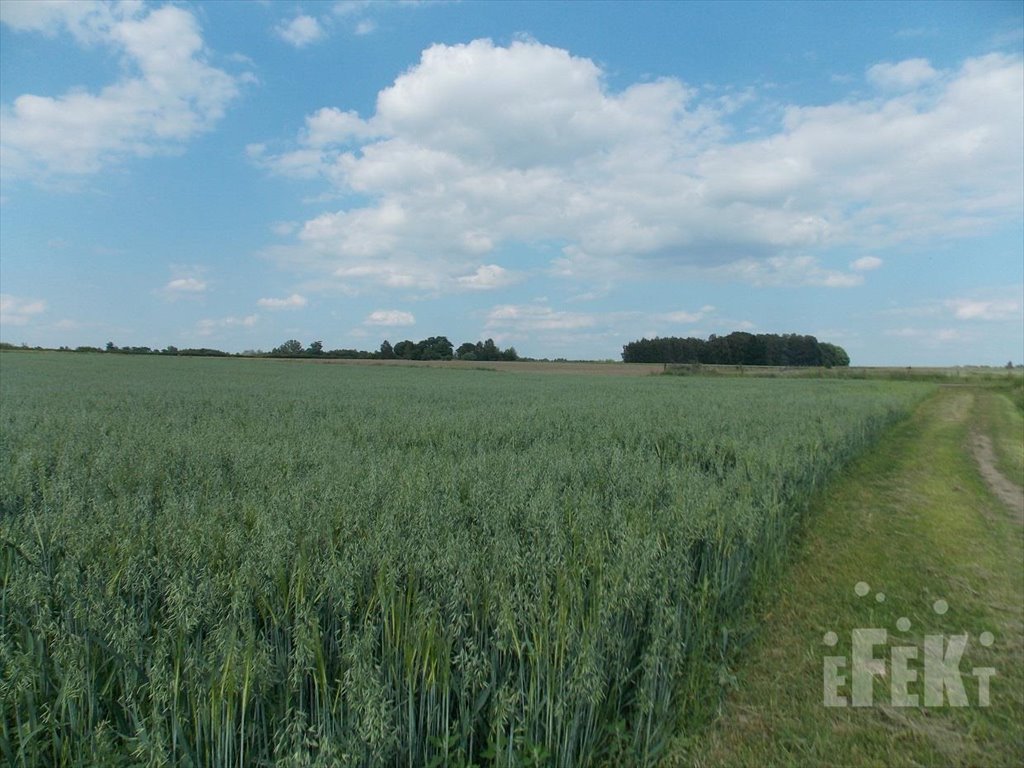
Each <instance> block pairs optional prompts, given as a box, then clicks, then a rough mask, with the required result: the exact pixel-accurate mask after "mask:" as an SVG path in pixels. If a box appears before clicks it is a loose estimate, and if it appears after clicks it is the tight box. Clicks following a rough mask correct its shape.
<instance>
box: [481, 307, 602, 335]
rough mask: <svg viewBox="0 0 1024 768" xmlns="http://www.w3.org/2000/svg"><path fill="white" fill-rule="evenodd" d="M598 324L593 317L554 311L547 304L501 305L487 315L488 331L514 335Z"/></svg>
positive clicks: (576, 328) (575, 328)
mask: <svg viewBox="0 0 1024 768" xmlns="http://www.w3.org/2000/svg"><path fill="white" fill-rule="evenodd" d="M596 322H597V320H596V318H595V317H594V316H593V315H588V314H583V313H579V312H562V311H556V310H553V309H552V308H551V307H549V306H547V305H545V304H501V305H499V306H496V307H494V308H493V309H492V310H491V311H490V312H489V313H488V314H487V323H486V326H485V328H486V330H488V331H493V330H501V331H506V332H511V333H514V334H524V333H530V332H536V331H567V330H578V329H580V328H589V327H591V326H593V325H594V324H595V323H596Z"/></svg>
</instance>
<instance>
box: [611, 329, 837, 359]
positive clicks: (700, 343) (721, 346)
mask: <svg viewBox="0 0 1024 768" xmlns="http://www.w3.org/2000/svg"><path fill="white" fill-rule="evenodd" d="M622 361H623V362H626V363H702V364H706V365H775V366H824V367H826V368H832V367H841V366H848V365H849V364H850V356H849V355H848V354H847V353H846V350H844V349H843V348H842V347H840V346H837V345H835V344H829V343H828V342H824V341H818V340H817V339H816V338H814V337H813V336H805V335H800V334H796V333H784V334H778V333H756V334H755V333H746V332H745V331H736V332H734V333H730V334H729V335H728V336H716V335H715V334H711V335H710V336H709V337H708V338H707V339H706V340H705V339H698V338H693V337H687V338H680V337H678V336H666V337H655V338H653V339H646V338H644V339H639V340H638V341H631V342H629V343H628V344H626V345H625V346H623V348H622Z"/></svg>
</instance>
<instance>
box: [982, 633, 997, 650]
mask: <svg viewBox="0 0 1024 768" xmlns="http://www.w3.org/2000/svg"><path fill="white" fill-rule="evenodd" d="M995 639H996V638H995V635H993V634H992V633H991V632H982V633H981V637H979V638H978V642H979V643H981V644H982V645H984V646H985V647H986V648H988V647H989V646H990V645H992V643H994V642H995Z"/></svg>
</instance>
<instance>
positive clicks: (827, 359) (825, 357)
mask: <svg viewBox="0 0 1024 768" xmlns="http://www.w3.org/2000/svg"><path fill="white" fill-rule="evenodd" d="M820 346H821V364H822V365H824V366H825V367H826V368H845V367H846V366H848V365H849V364H850V356H849V355H848V354H846V350H845V349H843V348H842V347H840V346H837V345H835V344H829V343H828V342H825V341H823V342H821V344H820Z"/></svg>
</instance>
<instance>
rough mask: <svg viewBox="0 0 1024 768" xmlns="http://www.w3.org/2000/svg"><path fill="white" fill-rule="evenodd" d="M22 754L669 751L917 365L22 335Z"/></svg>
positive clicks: (7, 712) (15, 695) (405, 755)
mask: <svg viewBox="0 0 1024 768" xmlns="http://www.w3.org/2000/svg"><path fill="white" fill-rule="evenodd" d="M0 387H2V399H0V404H2V407H0V428H2V431H0V547H2V548H0V584H2V598H0V600H2V602H0V613H2V621H0V707H2V710H3V712H2V721H0V722H2V732H0V744H2V745H3V750H4V755H3V759H4V760H5V761H7V762H9V763H10V764H12V765H19V766H40V765H83V766H85V765H104V766H119V765H154V766H156V765H191V766H229V765H237V766H249V765H253V766H255V765H280V766H285V765H295V766H298V765H324V766H328V765H353V766H364V765H365V766H370V765H386V766H406V765H408V766H422V765H469V764H477V765H481V764H495V765H502V766H505V765H545V766H547V765H551V766H578V765H593V764H597V765H601V764H607V765H650V764H653V763H655V762H656V761H657V760H658V758H659V757H661V756H662V755H663V754H664V752H665V750H666V748H667V745H668V744H669V743H670V741H671V740H672V739H673V737H675V736H676V735H678V734H679V733H680V732H685V731H686V730H687V729H689V728H693V727H694V726H695V725H696V724H698V723H700V722H703V721H704V720H706V718H707V716H708V714H709V713H710V712H711V711H713V710H714V708H715V706H716V704H717V702H718V700H719V697H720V695H721V690H722V687H723V684H724V683H726V682H727V681H728V677H729V660H730V659H731V658H733V656H734V654H735V645H736V643H737V642H742V641H743V639H744V637H745V635H746V632H747V630H748V629H749V625H750V621H751V618H750V615H749V611H748V608H749V604H750V596H751V592H752V589H753V588H754V586H755V585H757V584H759V583H761V582H763V581H764V580H767V579H771V578H773V577H774V576H775V575H776V574H777V571H778V568H779V565H780V563H781V562H782V559H783V554H784V553H785V551H786V547H787V544H788V542H789V541H790V540H791V539H792V537H793V534H794V532H795V531H796V529H797V528H798V527H799V526H800V524H801V521H802V517H803V513H804V511H805V509H806V505H807V501H808V499H809V497H810V495H811V492H812V491H813V490H814V489H815V488H816V487H818V486H819V485H820V484H821V483H822V481H823V480H825V479H826V478H828V477H829V476H830V475H831V474H832V473H834V472H835V470H836V469H837V468H838V467H840V466H842V465H844V464H845V463H846V462H848V461H849V460H850V459H851V458H852V457H854V456H855V455H857V454H858V453H860V452H862V451H863V450H864V449H865V447H866V446H868V445H869V444H870V443H871V442H872V441H873V440H874V439H875V438H876V437H877V436H878V435H879V434H880V432H881V431H882V430H883V429H884V428H885V427H886V426H887V425H889V424H891V423H893V422H894V421H895V420H897V419H899V418H900V417H902V416H903V415H905V414H906V413H908V411H909V409H910V408H911V406H912V405H913V404H914V403H916V402H918V401H919V400H920V399H921V398H922V397H923V396H924V395H925V394H927V393H928V392H929V391H930V390H931V387H932V385H930V384H920V383H908V382H879V381H832V380H822V381H813V380H786V379H753V380H752V379H745V378H718V379H709V378H697V377H672V376H652V377H644V378H627V377H596V376H593V377H591V376H580V375H576V376H572V375H557V374H532V373H524V374H520V375H515V376H513V375H509V374H507V373H502V372H496V371H477V370H444V369H437V368H416V369H411V368H397V367H390V368H385V367H360V366H331V365H305V364H293V363H287V362H271V361H240V360H217V359H183V358H149V357H135V358H133V357H119V356H112V355H73V354H56V353H54V354H45V353H41V354H36V353H5V354H3V355H2V356H0Z"/></svg>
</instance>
